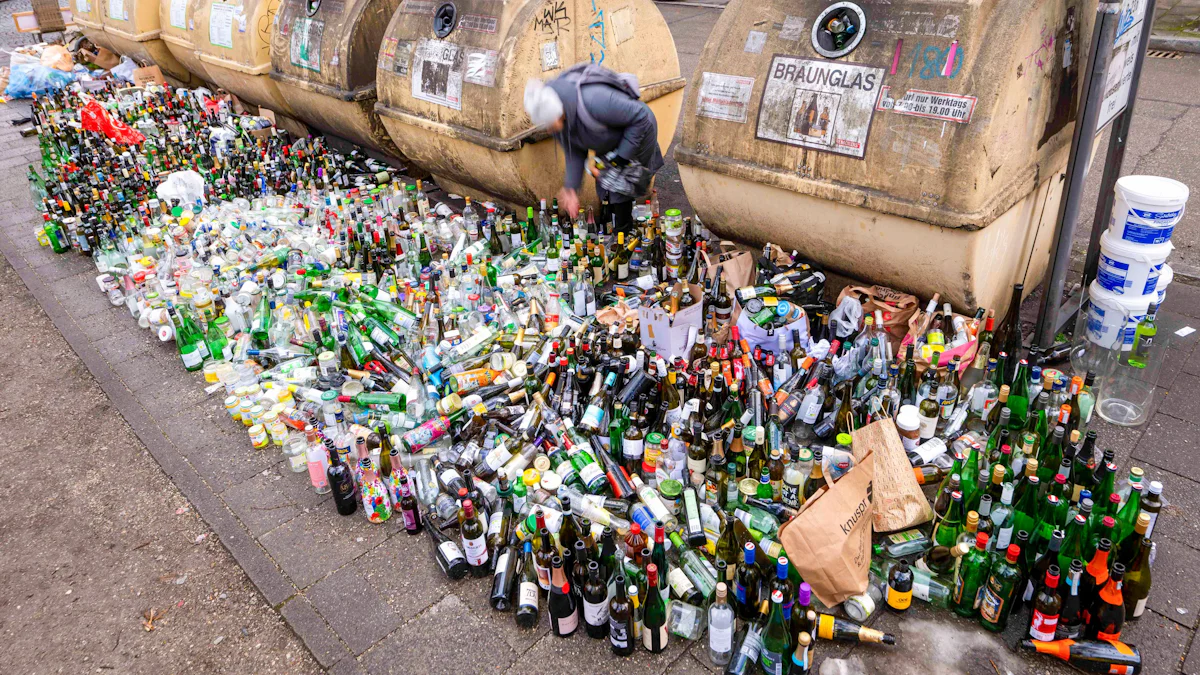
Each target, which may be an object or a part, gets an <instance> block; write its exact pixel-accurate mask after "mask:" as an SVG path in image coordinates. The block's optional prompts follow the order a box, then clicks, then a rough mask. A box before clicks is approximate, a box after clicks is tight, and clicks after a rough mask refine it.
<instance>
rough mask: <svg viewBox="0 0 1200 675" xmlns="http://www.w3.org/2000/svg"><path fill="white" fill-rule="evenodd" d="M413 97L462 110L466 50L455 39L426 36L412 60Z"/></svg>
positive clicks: (418, 45)
mask: <svg viewBox="0 0 1200 675" xmlns="http://www.w3.org/2000/svg"><path fill="white" fill-rule="evenodd" d="M412 61H413V62H412V95H413V98H418V99H421V100H422V101H429V102H430V103H436V104H437V105H444V106H446V107H448V108H454V109H455V110H462V85H463V63H464V61H465V55H464V50H463V49H462V48H461V47H459V46H458V45H456V44H454V43H452V42H445V41H442V40H431V39H424V40H421V42H420V43H418V44H417V48H416V49H415V50H414V52H413V59H412Z"/></svg>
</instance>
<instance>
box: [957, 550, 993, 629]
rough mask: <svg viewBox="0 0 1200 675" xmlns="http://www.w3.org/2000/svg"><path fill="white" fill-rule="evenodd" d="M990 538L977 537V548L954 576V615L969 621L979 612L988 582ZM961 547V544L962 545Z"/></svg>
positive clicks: (966, 557) (963, 560)
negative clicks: (988, 546)
mask: <svg viewBox="0 0 1200 675" xmlns="http://www.w3.org/2000/svg"><path fill="white" fill-rule="evenodd" d="M987 544H988V536H987V535H986V534H979V535H976V537H975V546H974V547H973V548H972V549H971V550H970V551H969V552H968V553H967V554H966V555H964V556H962V562H961V563H960V564H959V566H958V569H957V570H956V571H955V574H954V598H953V607H952V609H954V613H955V614H957V615H959V616H962V617H966V618H968V619H970V618H973V617H975V616H976V615H977V614H978V612H979V600H980V597H981V595H982V593H983V585H984V584H985V583H986V582H987V576H988V572H989V567H990V565H991V556H990V555H989V554H988V552H987ZM960 546H961V544H960Z"/></svg>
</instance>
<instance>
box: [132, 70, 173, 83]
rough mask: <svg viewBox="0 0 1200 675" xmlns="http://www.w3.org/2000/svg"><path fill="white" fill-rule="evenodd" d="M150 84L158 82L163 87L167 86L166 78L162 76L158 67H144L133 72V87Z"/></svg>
mask: <svg viewBox="0 0 1200 675" xmlns="http://www.w3.org/2000/svg"><path fill="white" fill-rule="evenodd" d="M151 82H158V83H159V84H163V85H166V84H167V78H166V77H164V76H163V73H162V70H161V69H160V68H159V67H158V66H146V67H144V68H137V69H135V70H134V71H133V83H134V84H135V85H137V86H139V87H144V86H146V85H147V84H150V83H151Z"/></svg>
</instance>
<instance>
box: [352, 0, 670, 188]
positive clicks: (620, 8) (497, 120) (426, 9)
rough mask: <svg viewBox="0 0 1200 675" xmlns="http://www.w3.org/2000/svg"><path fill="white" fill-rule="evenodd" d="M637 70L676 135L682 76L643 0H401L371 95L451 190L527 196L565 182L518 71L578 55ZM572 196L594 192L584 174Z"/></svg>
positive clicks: (560, 65) (656, 16) (659, 20)
mask: <svg viewBox="0 0 1200 675" xmlns="http://www.w3.org/2000/svg"><path fill="white" fill-rule="evenodd" d="M588 61H590V62H593V63H598V64H601V65H603V66H604V67H606V68H610V69H612V70H614V71H617V72H631V73H633V74H635V75H637V77H638V82H639V84H640V88H641V94H642V100H643V101H645V102H646V103H647V104H648V105H649V106H650V109H651V110H653V111H654V114H655V117H656V118H657V120H658V141H659V146H660V147H661V148H662V149H663V152H664V153H665V152H666V149H667V147H668V146H669V145H670V143H671V138H672V137H673V136H674V135H675V128H676V124H677V121H678V117H679V109H680V105H682V103H683V87H684V84H685V82H684V80H683V78H681V77H680V72H679V59H678V57H677V55H676V52H675V42H674V40H673V39H672V37H671V32H670V30H669V29H668V28H667V24H666V21H665V20H664V19H663V17H662V15H661V14H660V13H659V11H658V8H657V7H656V6H655V5H654V3H653V2H651V1H650V0H620V1H614V0H595V1H594V2H593V1H592V0H549V1H546V0H524V1H521V0H517V1H514V2H507V3H498V2H494V1H492V0H461V1H458V2H454V3H443V2H431V1H427V0H404V2H402V3H401V4H400V8H399V9H398V10H397V11H396V14H395V15H394V16H393V17H392V21H391V24H390V25H389V26H388V29H387V33H386V36H385V38H384V40H383V44H382V46H381V47H380V50H379V60H378V71H377V80H378V82H379V103H378V105H377V106H376V109H377V111H378V112H379V115H380V117H381V118H382V120H383V124H384V126H386V127H387V129H388V131H389V132H391V136H392V139H393V140H394V141H395V142H396V145H397V146H398V147H399V148H400V150H401V151H403V152H404V154H405V156H406V157H408V158H409V160H411V161H412V162H414V163H415V164H417V165H418V166H420V167H421V168H422V169H425V170H426V171H428V172H430V173H431V174H433V175H434V177H435V178H436V179H437V181H438V184H439V185H441V186H442V187H444V188H445V189H447V190H449V191H452V192H458V193H460V194H467V195H473V196H476V197H479V196H483V197H487V198H492V199H498V200H500V201H503V202H507V203H509V204H513V205H515V206H520V207H522V208H523V207H525V206H529V205H531V204H534V203H536V200H537V199H538V198H544V197H548V196H552V195H553V194H555V193H556V192H557V191H558V189H559V188H561V187H562V173H563V159H562V152H561V151H559V150H556V148H555V142H554V140H553V139H552V138H550V136H549V135H548V134H547V133H545V132H541V131H539V130H537V129H534V128H533V124H532V122H531V121H530V119H529V116H528V115H527V114H526V113H525V108H524V103H523V97H524V91H525V82H526V81H527V80H529V79H530V78H535V77H536V78H541V79H544V80H545V79H550V78H552V77H554V76H556V75H559V74H560V73H562V72H563V70H565V69H566V68H568V67H570V66H571V65H573V64H575V63H579V62H588ZM583 187H584V190H582V191H581V199H583V200H584V201H585V202H592V203H594V202H595V199H596V197H595V187H594V183H593V181H592V178H591V176H590V175H585V182H584V186H583Z"/></svg>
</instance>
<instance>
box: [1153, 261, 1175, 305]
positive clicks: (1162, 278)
mask: <svg viewBox="0 0 1200 675" xmlns="http://www.w3.org/2000/svg"><path fill="white" fill-rule="evenodd" d="M1172 281H1175V270H1173V269H1171V266H1170V265H1168V264H1166V263H1163V266H1162V271H1161V272H1159V274H1158V287H1157V288H1155V292H1156V293H1158V304H1159V306H1160V307H1161V306H1162V304H1163V301H1164V300H1166V299H1167V286H1170V285H1171V282H1172Z"/></svg>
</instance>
